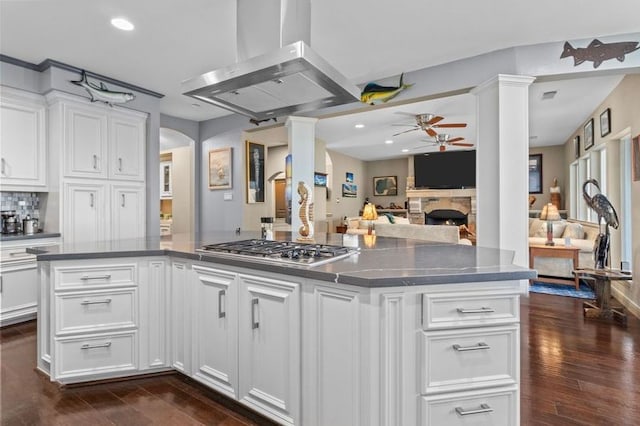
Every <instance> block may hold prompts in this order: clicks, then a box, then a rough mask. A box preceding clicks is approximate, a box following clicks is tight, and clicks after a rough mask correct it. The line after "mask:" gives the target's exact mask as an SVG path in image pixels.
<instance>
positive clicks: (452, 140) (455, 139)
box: [447, 138, 464, 143]
mask: <svg viewBox="0 0 640 426" xmlns="http://www.w3.org/2000/svg"><path fill="white" fill-rule="evenodd" d="M463 140H464V138H453V139H449V140H448V141H447V142H449V143H451V142H458V141H463Z"/></svg>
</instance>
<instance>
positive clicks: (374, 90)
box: [360, 73, 413, 105]
mask: <svg viewBox="0 0 640 426" xmlns="http://www.w3.org/2000/svg"><path fill="white" fill-rule="evenodd" d="M403 78H404V73H402V74H400V83H399V84H398V85H397V86H380V85H379V84H376V83H367V85H366V86H364V89H362V92H361V93H360V102H362V103H365V104H369V105H375V104H376V103H378V104H379V103H381V102H387V101H389V100H391V99H393V98H394V97H396V96H397V95H398V93H400V92H402V91H403V90H404V89H408V88H409V87H411V86H413V84H404V83H403V82H402V80H403Z"/></svg>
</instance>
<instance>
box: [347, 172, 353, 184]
mask: <svg viewBox="0 0 640 426" xmlns="http://www.w3.org/2000/svg"><path fill="white" fill-rule="evenodd" d="M346 180H347V183H353V173H351V172H347V177H346Z"/></svg>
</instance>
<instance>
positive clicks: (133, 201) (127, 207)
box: [111, 185, 145, 240]
mask: <svg viewBox="0 0 640 426" xmlns="http://www.w3.org/2000/svg"><path fill="white" fill-rule="evenodd" d="M144 206H145V193H144V188H143V187H142V186H132V185H111V218H112V219H111V238H112V239H113V240H120V239H128V238H141V237H144V236H145V208H144Z"/></svg>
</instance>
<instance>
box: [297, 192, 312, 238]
mask: <svg viewBox="0 0 640 426" xmlns="http://www.w3.org/2000/svg"><path fill="white" fill-rule="evenodd" d="M298 195H299V196H300V200H299V201H298V204H300V210H299V213H298V217H299V218H300V221H301V222H302V226H300V229H298V233H299V234H300V237H298V241H313V192H311V188H310V187H309V185H307V184H306V183H304V182H302V181H300V182H298Z"/></svg>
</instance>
